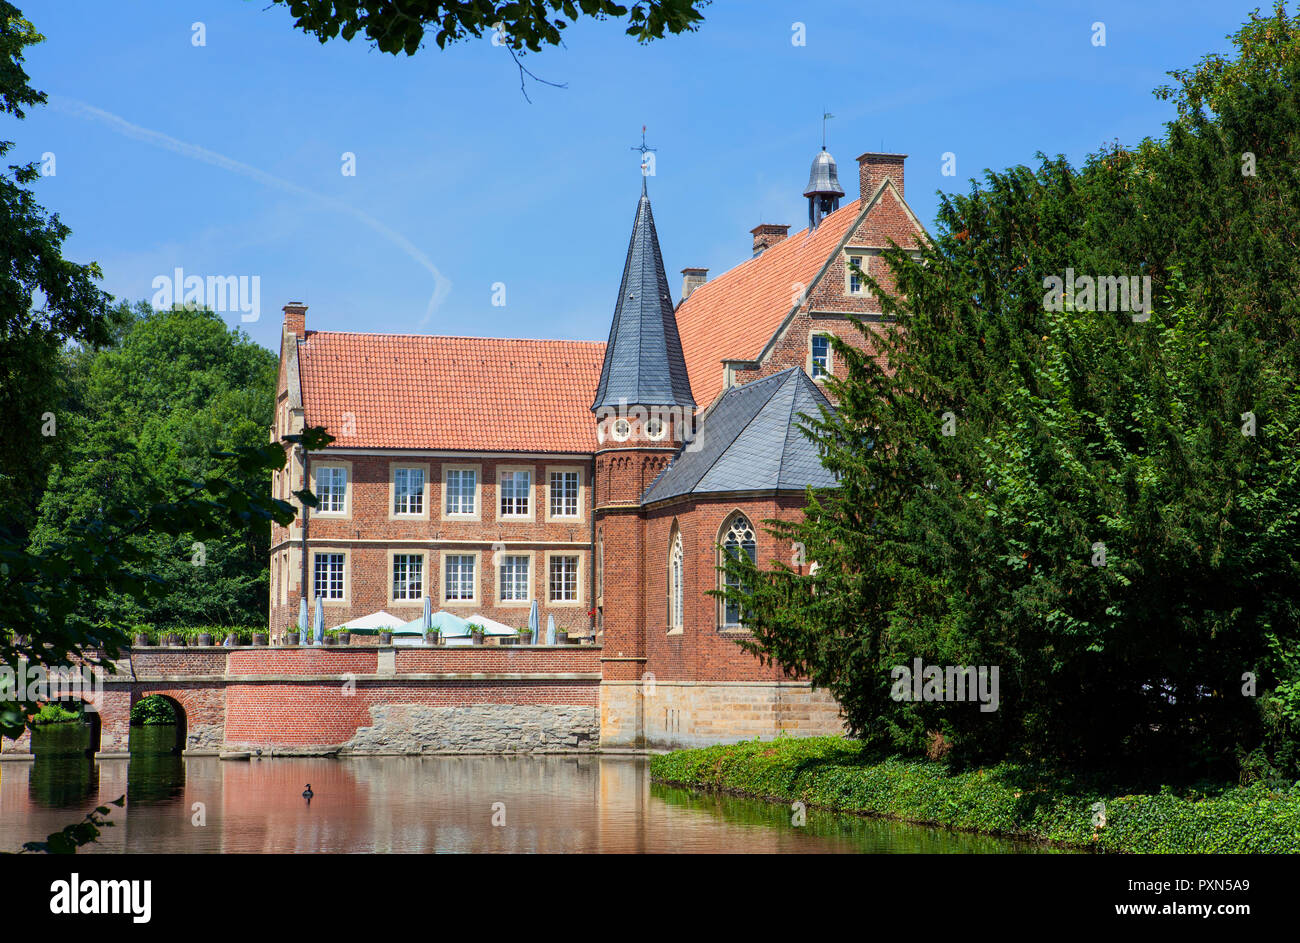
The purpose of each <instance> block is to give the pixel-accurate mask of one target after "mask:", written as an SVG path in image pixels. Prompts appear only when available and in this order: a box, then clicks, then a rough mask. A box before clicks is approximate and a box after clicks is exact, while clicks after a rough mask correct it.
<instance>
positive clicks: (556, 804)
mask: <svg viewBox="0 0 1300 943" xmlns="http://www.w3.org/2000/svg"><path fill="white" fill-rule="evenodd" d="M174 742H175V733H174V730H173V729H172V728H168V727H141V728H133V729H132V731H131V746H132V753H131V758H130V759H116V760H110V759H104V760H94V759H91V758H88V757H86V756H84V755H83V754H82V753H81V752H80V751H81V750H83V749H84V747H85V746H86V745H87V744H88V739H85V738H84V735H83V731H82V730H81V729H80V728H77V727H76V725H65V726H64V727H63V729H60V730H49V731H41V732H40V733H39V734H38V738H37V742H36V744H35V746H36V748H37V749H36V753H37V756H36V758H35V759H34V760H32V761H30V762H26V761H14V762H0V851H17V850H18V849H19V848H20V847H21V846H22V844H23V842H26V841H33V840H37V839H43V838H45V836H47V835H48V834H50V833H51V832H54V831H57V830H58V829H61V828H62V827H63V826H65V825H69V824H71V823H72V822H74V821H77V820H78V819H80V818H81V817H82V816H83V815H85V814H86V813H87V812H88V811H90V810H91V809H93V808H94V807H95V806H96V805H98V804H106V803H107V802H108V801H110V800H113V799H116V798H117V797H118V796H122V795H125V796H126V797H127V803H126V806H125V807H124V808H117V807H111V808H112V812H111V814H110V816H109V819H110V821H112V822H113V823H114V826H113V827H112V828H107V829H105V830H104V832H103V834H102V836H101V838H100V840H99V842H98V843H97V844H96V845H94V846H91V847H88V848H85V849H83V851H88V852H91V853H105V852H108V853H114V852H116V853H121V852H128V853H151V852H152V853H188V852H194V853H208V854H211V853H225V852H231V853H239V852H353V853H366V852H403V853H426V852H452V853H457V852H612V853H622V852H630V853H637V852H665V853H669V852H670V853H679V854H680V853H693V852H702V853H814V852H846V853H854V852H858V853H862V852H869V853H882V852H883V853H990V854H1004V853H1025V852H1028V853H1033V852H1042V851H1051V850H1052V849H1049V848H1045V847H1044V846H1041V845H1036V844H1028V843H1021V842H1013V841H1007V840H1004V839H999V838H992V837H988V836H982V835H972V834H968V833H964V832H953V831H949V830H946V829H942V828H931V827H927V826H920V825H909V824H906V823H900V822H890V821H884V820H879V819H867V818H861V817H858V816H851V815H838V814H834V813H829V812H820V811H818V810H816V809H809V810H808V811H807V813H806V816H807V820H806V824H804V825H801V826H796V825H794V824H792V821H791V820H792V813H791V810H790V808H789V807H788V806H786V805H780V804H773V803H766V802H760V801H757V800H750V799H738V798H733V797H729V796H718V795H713V794H707V793H698V792H692V791H690V790H687V789H679V788H674V787H668V786H662V785H659V784H655V783H651V782H650V775H649V763H648V761H647V760H646V759H644V758H638V757H608V756H606V757H602V756H595V755H592V756H426V757H351V758H345V759H311V758H301V759H296V758H295V759H290V758H280V757H277V758H275V759H253V760H248V761H238V760H219V759H217V758H216V757H182V756H179V755H177V754H174V753H171V752H170V751H169V748H170V747H171V746H172V745H173V744H174ZM308 783H310V784H311V788H312V791H313V793H314V796H313V798H312V800H311V802H310V803H308V802H307V801H306V800H305V799H304V798H303V797H302V792H303V789H304V787H305V786H306V785H307V784H308Z"/></svg>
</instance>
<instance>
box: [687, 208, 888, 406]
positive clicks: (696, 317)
mask: <svg viewBox="0 0 1300 943" xmlns="http://www.w3.org/2000/svg"><path fill="white" fill-rule="evenodd" d="M861 212H862V206H861V205H860V201H858V200H852V201H850V202H848V203H846V204H844V205H843V206H841V207H840V208H839V209H837V210H836V211H835V212H833V213H831V214H830V215H829V216H826V217H824V218H823V219H822V221H821V224H820V225H818V227H817V228H816V229H814V230H812V231H811V232H810V231H809V230H808V229H807V227H805V228H804V229H801V230H800V231H799V232H797V233H795V234H794V235H792V236H788V237H787V238H785V239H782V240H781V241H780V242H778V243H777V244H776V245H774V246H771V247H770V248H768V249H766V250H765V251H764V252H763V253H762V254H761V255H758V256H756V257H754V258H752V259H748V260H747V261H745V262H742V263H740V264H739V265H737V266H736V267H735V268H733V269H730V270H728V271H726V272H723V273H722V274H721V275H719V276H718V277H717V278H715V279H712V280H711V281H707V282H705V283H704V284H703V285H701V286H700V287H698V288H696V289H695V290H694V291H693V292H691V294H690V297H689V298H687V299H686V300H685V301H683V302H682V303H681V305H680V307H678V309H677V326H678V328H679V330H680V331H681V343H682V348H683V352H684V355H685V361H686V369H687V371H688V372H689V375H690V378H691V394H692V395H693V396H694V397H695V402H696V403H698V404H699V406H700V408H701V409H705V408H707V407H708V406H709V404H710V403H712V402H713V400H714V398H715V397H716V396H717V395H718V394H719V393H720V392H722V359H723V358H724V357H725V358H727V359H731V360H753V359H756V358H757V357H758V355H759V353H761V352H762V350H763V348H764V346H766V344H767V342H768V341H769V340H771V339H772V335H773V334H774V333H776V330H777V328H779V327H780V326H781V322H782V321H784V320H785V318H786V315H788V314H789V313H790V312H791V311H792V310H793V309H794V305H795V295H796V292H797V291H798V288H797V286H798V285H803V286H804V288H805V290H806V289H809V288H811V287H812V284H813V282H814V281H815V280H816V278H817V274H818V273H819V272H820V271H821V270H822V267H823V266H824V265H825V264H826V260H827V259H829V258H830V257H831V254H832V253H833V252H834V251H835V249H836V248H837V247H838V246H839V244H840V243H841V242H842V241H843V240H844V239H845V237H846V236H847V234H848V232H849V229H850V227H851V226H852V225H853V222H854V221H855V220H856V219H857V217H858V214H859V213H861Z"/></svg>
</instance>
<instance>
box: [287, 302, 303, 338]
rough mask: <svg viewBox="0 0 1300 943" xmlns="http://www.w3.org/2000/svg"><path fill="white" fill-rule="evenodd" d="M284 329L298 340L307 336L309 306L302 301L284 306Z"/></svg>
mask: <svg viewBox="0 0 1300 943" xmlns="http://www.w3.org/2000/svg"><path fill="white" fill-rule="evenodd" d="M284 329H285V330H286V331H288V332H289V333H290V334H292V335H293V336H294V337H296V338H298V340H302V339H303V338H304V337H305V336H307V306H306V305H305V304H303V303H302V302H301V301H291V302H289V303H288V304H287V305H285V306H284Z"/></svg>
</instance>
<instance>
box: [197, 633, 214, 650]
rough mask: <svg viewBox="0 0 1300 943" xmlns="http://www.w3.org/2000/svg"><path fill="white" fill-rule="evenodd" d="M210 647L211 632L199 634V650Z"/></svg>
mask: <svg viewBox="0 0 1300 943" xmlns="http://www.w3.org/2000/svg"><path fill="white" fill-rule="evenodd" d="M211 645H212V633H211V632H200V633H199V646H200V647H201V648H209V647H211Z"/></svg>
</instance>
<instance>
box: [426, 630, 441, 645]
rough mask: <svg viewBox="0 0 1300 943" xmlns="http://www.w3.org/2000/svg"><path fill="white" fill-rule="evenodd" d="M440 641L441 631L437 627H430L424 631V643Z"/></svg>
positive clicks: (434, 643)
mask: <svg viewBox="0 0 1300 943" xmlns="http://www.w3.org/2000/svg"><path fill="white" fill-rule="evenodd" d="M441 641H442V633H441V632H439V631H438V630H437V629H430V630H429V631H428V632H425V633H424V643H425V644H426V645H437V644H438V643H440V642H441Z"/></svg>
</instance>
